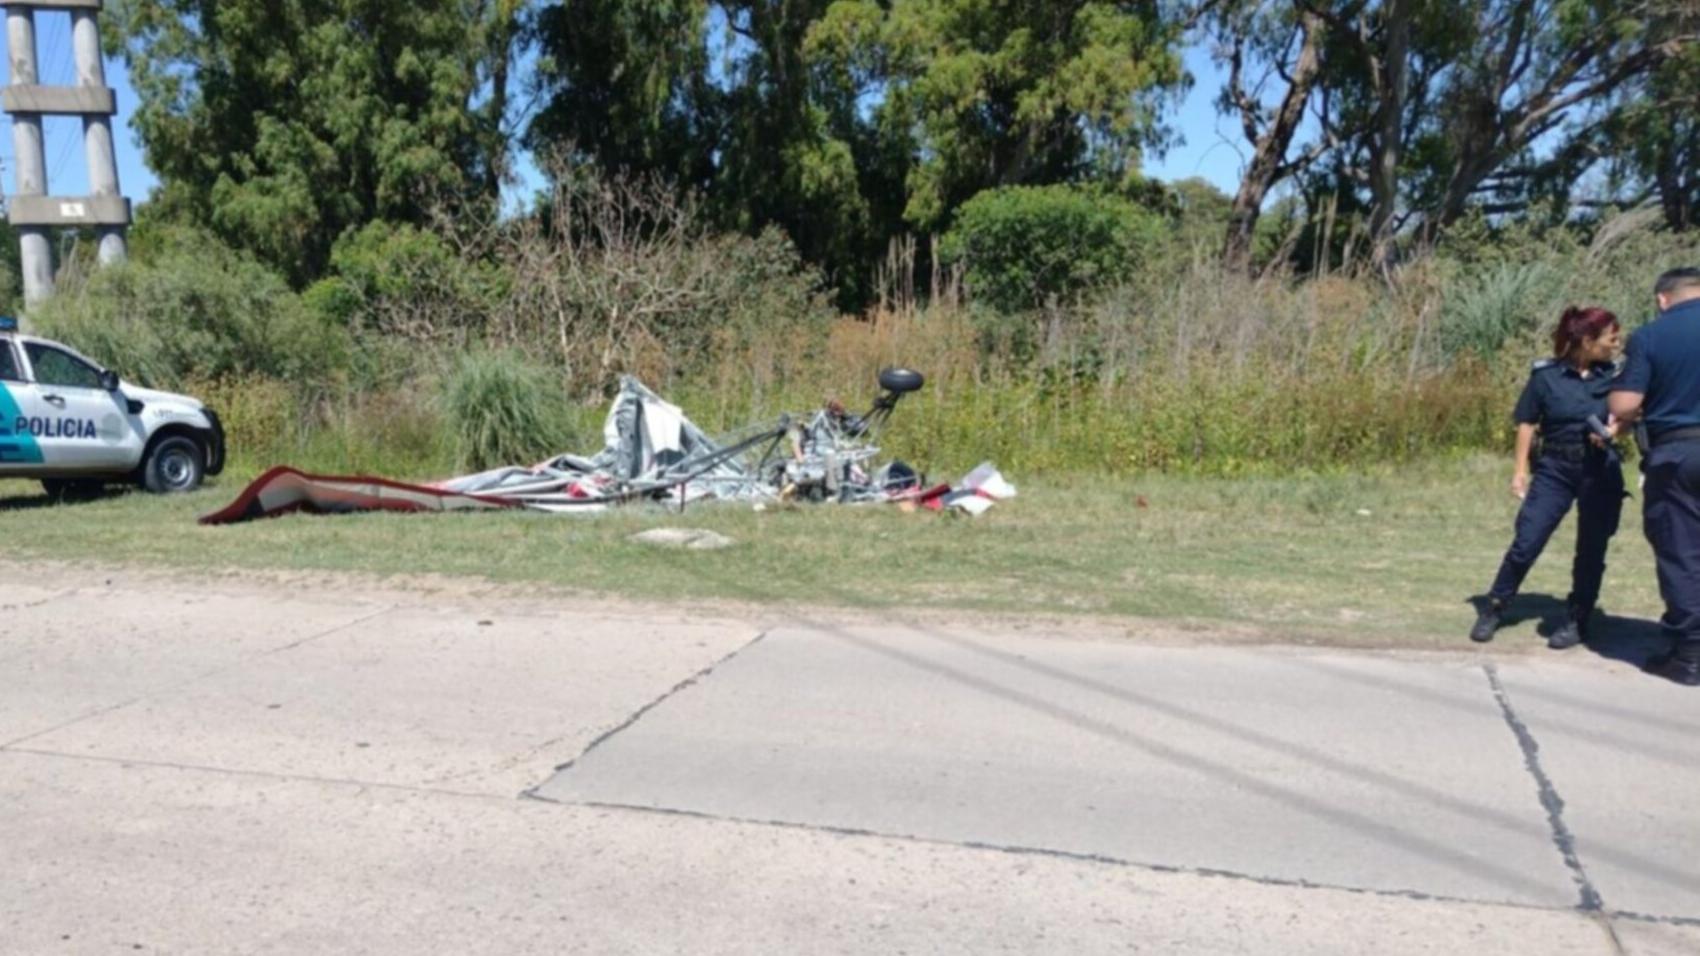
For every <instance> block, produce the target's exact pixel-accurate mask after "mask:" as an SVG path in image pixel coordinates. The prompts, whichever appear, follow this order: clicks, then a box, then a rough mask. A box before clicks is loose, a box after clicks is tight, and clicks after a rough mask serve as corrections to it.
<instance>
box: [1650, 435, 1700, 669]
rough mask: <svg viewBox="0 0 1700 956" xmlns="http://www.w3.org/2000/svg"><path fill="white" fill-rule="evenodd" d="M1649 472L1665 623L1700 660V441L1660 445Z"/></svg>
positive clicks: (1678, 645)
mask: <svg viewBox="0 0 1700 956" xmlns="http://www.w3.org/2000/svg"><path fill="white" fill-rule="evenodd" d="M1646 473H1647V484H1646V487H1645V488H1644V489H1643V491H1644V494H1645V495H1646V499H1647V501H1646V505H1645V506H1644V508H1643V511H1642V521H1643V524H1644V529H1645V531H1646V532H1647V541H1648V542H1649V543H1651V544H1652V546H1653V557H1654V558H1655V559H1656V560H1657V561H1658V568H1659V595H1660V596H1661V597H1663V598H1664V601H1665V617H1664V620H1663V621H1662V622H1661V623H1662V624H1663V626H1664V631H1665V634H1666V636H1668V637H1670V638H1671V639H1672V640H1673V641H1674V642H1675V648H1674V649H1675V651H1676V655H1677V656H1678V657H1680V658H1684V659H1688V660H1700V441H1682V442H1674V443H1671V444H1667V445H1660V446H1657V447H1655V448H1654V449H1653V450H1652V451H1651V452H1649V453H1648V455H1647V463H1646Z"/></svg>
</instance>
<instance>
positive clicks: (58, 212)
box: [0, 0, 130, 305]
mask: <svg viewBox="0 0 1700 956" xmlns="http://www.w3.org/2000/svg"><path fill="white" fill-rule="evenodd" d="M100 5H101V0H0V7H4V8H5V10H6V51H7V55H8V59H9V60H10V61H11V66H12V83H11V85H10V86H7V87H4V88H0V106H4V108H5V112H6V115H8V116H9V117H11V120H12V146H13V152H14V153H15V154H16V157H17V158H16V165H17V192H16V193H15V194H14V195H13V196H12V198H11V201H10V203H9V209H8V218H9V219H10V221H11V223H12V225H13V226H14V227H15V228H16V229H17V231H18V237H19V238H18V241H19V244H20V246H21V248H22V252H23V273H24V276H23V278H24V302H25V304H26V305H34V304H35V303H37V302H40V301H41V300H43V299H45V298H47V297H48V296H50V295H52V294H53V253H52V248H51V247H50V245H49V243H48V239H47V230H48V229H49V228H50V227H54V226H92V227H94V229H95V231H96V233H97V234H98V235H99V237H100V261H101V263H103V264H107V263H113V262H120V261H123V259H124V257H125V255H126V245H125V238H124V234H125V230H126V227H128V226H129V224H130V202H129V200H127V199H125V198H124V196H123V194H121V193H120V192H119V191H118V157H117V154H116V152H114V150H113V146H112V117H113V115H114V114H116V113H117V112H118V109H117V105H116V104H117V100H116V97H114V96H113V93H112V90H111V89H110V88H109V87H107V85H106V66H105V64H104V63H102V62H101V58H100V24H99V15H100ZM37 10H48V11H63V12H67V13H69V14H70V15H71V38H70V39H71V54H72V59H73V61H74V62H75V64H76V70H77V83H76V85H75V86H42V85H41V81H40V73H39V71H38V69H37V64H38V60H37V57H36V42H35V40H36V37H35V14H36V11H37ZM44 116H80V117H82V120H83V153H84V156H85V157H86V158H87V161H88V180H89V195H87V196H78V197H61V196H50V195H48V192H47V188H48V182H47V157H46V155H45V150H44V146H43V142H42V117H44Z"/></svg>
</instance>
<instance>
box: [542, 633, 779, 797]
mask: <svg viewBox="0 0 1700 956" xmlns="http://www.w3.org/2000/svg"><path fill="white" fill-rule="evenodd" d="M768 633H769V632H768V631H762V632H761V633H759V634H757V635H756V636H755V637H753V638H751V639H750V640H749V641H748V642H746V643H744V644H742V645H740V646H739V647H737V648H736V649H735V650H733V651H732V652H731V653H730V654H727V655H726V656H724V657H722V658H720V659H719V660H716V661H714V662H713V663H712V664H709V665H708V666H707V667H704V668H703V669H702V670H699V671H697V672H696V673H694V674H692V675H691V676H689V677H687V678H685V679H684V680H682V681H680V682H678V683H677V684H674V685H673V686H672V687H670V688H668V689H667V691H666V692H664V693H663V694H662V695H661V696H659V697H657V698H655V699H654V700H652V701H650V702H649V703H647V704H644V705H643V706H642V707H639V708H638V709H637V710H635V711H633V712H632V713H631V715H630V716H628V717H627V718H626V719H625V720H622V721H620V722H619V723H618V724H615V725H614V726H613V727H610V728H608V729H607V730H605V731H603V732H602V733H600V734H598V735H597V736H596V739H594V740H592V741H591V742H590V743H588V744H586V745H585V748H584V749H583V750H581V751H579V753H578V755H577V756H575V757H574V758H573V759H571V760H569V761H567V762H566V763H564V764H561V765H560V766H558V767H556V768H555V771H554V773H551V774H550V775H549V777H547V778H545V779H544V780H543V781H542V782H541V783H539V784H537V786H535V787H531V788H529V789H526V790H523V791H521V792H520V794H519V796H520V799H524V800H542V801H544V802H546V803H557V802H559V801H555V800H549V799H548V798H546V797H540V796H538V794H537V790H538V789H539V788H540V787H542V786H544V785H545V784H547V783H548V782H549V780H551V779H553V778H554V777H555V775H556V774H559V773H562V772H564V771H566V770H570V769H572V767H573V766H575V765H576V764H577V763H578V762H579V761H581V760H583V759H584V758H586V757H588V756H590V754H591V752H592V751H594V750H595V749H596V748H598V747H600V746H602V745H603V744H605V743H607V742H608V741H609V740H611V739H613V737H615V736H616V735H617V734H619V733H620V732H621V731H623V730H625V729H627V728H628V727H630V726H632V725H633V724H635V723H637V722H638V721H639V720H641V719H643V715H644V714H647V713H649V712H650V711H652V710H654V709H655V708H657V707H660V706H661V705H662V704H664V703H666V702H667V701H668V700H670V699H672V697H673V696H674V695H676V694H678V693H680V692H682V691H685V690H688V689H690V688H691V687H694V686H696V684H698V683H699V682H701V681H702V680H704V679H705V678H707V677H708V676H709V675H710V674H713V673H714V671H715V669H716V668H719V667H722V666H724V665H725V664H728V663H730V662H731V661H732V659H733V658H735V657H737V656H738V655H739V654H742V653H744V652H745V651H747V650H749V649H750V648H752V647H755V646H756V645H757V644H760V643H761V642H762V641H763V640H764V639H765V638H766V637H767V635H768Z"/></svg>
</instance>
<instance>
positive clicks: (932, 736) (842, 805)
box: [538, 623, 1578, 906]
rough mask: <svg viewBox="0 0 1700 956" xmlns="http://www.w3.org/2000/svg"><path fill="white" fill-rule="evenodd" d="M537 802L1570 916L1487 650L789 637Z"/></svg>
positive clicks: (908, 631)
mask: <svg viewBox="0 0 1700 956" xmlns="http://www.w3.org/2000/svg"><path fill="white" fill-rule="evenodd" d="M538 795H539V796H541V797H543V798H546V799H552V800H557V801H562V802H592V803H605V804H613V805H623V806H637V807H654V808H664V809H670V810H681V811H689V812H693V813H702V814H708V815H713V816H717V817H727V818H735V819H743V820H760V821H775V822H785V823H793V824H806V825H816V826H825V827H833V828H845V829H852V830H860V831H870V832H875V833H882V834H893V835H905V836H914V837H922V838H931V839H937V840H945V841H951V842H958V843H973V844H984V845H994V846H1001V847H1012V848H1035V849H1043V850H1054V851H1061V852H1065V853H1076V854H1082V855H1093V856H1105V857H1110V858H1115V859H1120V860H1126V861H1132V862H1138V863H1147V864H1155V865H1160V866H1169V867H1180V868H1190V869H1203V870H1212V871H1226V872H1230V873H1234V874H1241V875H1245V876H1248V877H1252V878H1257V879H1267V880H1276V881H1295V882H1298V881H1303V882H1308V883H1318V884H1325V885H1331V886H1340V887H1351V888H1360V889H1371V890H1378V891H1387V892H1394V893H1400V892H1404V893H1414V894H1428V895H1433V896H1441V897H1455V898H1468V899H1478V900H1493V901H1506V902H1517V903H1529V904H1539V905H1547V906H1572V905H1575V904H1576V902H1577V900H1578V887H1577V885H1576V883H1575V881H1574V880H1573V878H1572V875H1571V873H1570V872H1569V871H1568V870H1567V869H1566V868H1565V867H1564V865H1563V862H1562V857H1561V855H1560V854H1559V853H1558V851H1557V850H1556V849H1555V848H1554V845H1553V841H1552V836H1551V831H1550V828H1549V825H1548V822H1547V819H1546V815H1545V812H1544V810H1543V808H1542V806H1541V804H1540V802H1539V794H1538V792H1537V788H1536V785H1535V783H1534V781H1533V780H1532V778H1531V777H1530V776H1529V774H1528V773H1527V771H1526V770H1525V768H1524V760H1523V755H1522V753H1521V751H1520V750H1519V747H1518V745H1517V742H1516V739H1515V737H1514V736H1513V735H1512V734H1511V732H1510V731H1509V730H1508V728H1507V726H1506V723H1505V720H1504V717H1503V715H1502V713H1501V711H1500V708H1499V706H1498V703H1497V701H1496V700H1495V698H1494V697H1493V695H1492V692H1491V688H1490V687H1489V684H1488V682H1487V679H1486V675H1485V674H1484V672H1483V671H1482V669H1481V668H1480V666H1478V665H1477V664H1475V663H1474V662H1473V661H1472V659H1470V658H1466V657H1462V656H1461V657H1459V658H1456V659H1451V660H1450V661H1441V662H1439V664H1438V666H1437V663H1436V661H1435V660H1434V659H1432V658H1430V659H1428V660H1426V661H1425V662H1423V663H1420V664H1419V663H1407V662H1403V661H1400V660H1398V659H1395V658H1392V657H1388V656H1365V655H1357V656H1350V655H1315V654H1304V653H1289V652H1281V651H1264V652H1248V651H1246V650H1244V649H1225V648H1154V647H1138V646H1129V645H1126V644H1101V643H1093V642H1085V641H1065V640H1052V639H1047V638H1043V637H1032V638H1027V637H996V638H992V637H976V636H969V635H967V634H958V633H951V632H947V631H941V630H924V629H919V628H903V627H891V628H885V629H874V628H866V627H861V628H846V627H839V626H834V625H832V624H829V623H813V624H810V623H804V624H799V625H797V626H788V627H786V628H783V629H780V630H778V631H775V632H773V633H772V634H770V635H769V637H768V638H767V639H765V640H764V641H762V642H761V643H759V644H757V645H755V646H753V647H751V648H749V649H747V650H746V651H744V652H743V653H741V654H739V655H738V656H737V657H735V658H733V659H732V660H730V661H728V662H727V663H725V664H723V665H722V666H721V667H719V668H717V669H716V670H715V672H714V673H713V675H711V676H710V677H709V678H708V679H706V680H704V681H702V682H700V683H699V684H697V685H696V686H693V687H691V688H689V689H687V690H685V691H682V692H680V693H679V694H677V695H675V696H673V697H671V698H669V699H668V700H666V701H665V702H664V703H662V704H661V705H660V706H658V707H656V708H655V709H654V710H652V711H650V712H649V713H647V714H645V715H644V716H643V717H642V719H640V720H638V721H637V722H636V723H635V724H633V725H632V726H631V727H629V728H627V729H626V730H624V731H622V732H621V733H619V734H617V735H615V736H614V737H612V738H610V739H609V740H608V741H606V742H605V743H604V744H603V745H602V746H601V747H599V748H597V749H595V750H593V751H591V752H590V753H589V754H588V755H586V756H585V757H584V758H583V759H581V760H580V761H578V762H577V763H576V764H575V765H573V766H572V767H570V768H568V769H566V770H564V771H563V772H562V773H561V774H559V775H558V776H556V777H555V778H554V779H553V780H551V781H550V782H549V783H548V784H547V785H545V786H543V787H542V788H540V789H539V791H538Z"/></svg>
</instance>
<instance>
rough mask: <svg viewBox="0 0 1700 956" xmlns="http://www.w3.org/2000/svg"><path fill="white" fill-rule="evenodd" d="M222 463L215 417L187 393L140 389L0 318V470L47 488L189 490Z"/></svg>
mask: <svg viewBox="0 0 1700 956" xmlns="http://www.w3.org/2000/svg"><path fill="white" fill-rule="evenodd" d="M223 468H224V428H223V426H221V425H220V424H219V420H218V416H217V415H215V414H213V412H212V411H211V410H210V409H208V408H207V407H206V406H205V405H203V404H201V403H200V402H199V401H197V400H195V399H193V398H190V397H189V396H187V395H174V394H172V393H171V392H156V391H154V390H152V389H146V388H139V387H137V386H135V385H131V384H129V383H127V382H125V381H123V380H122V379H120V378H119V377H118V373H116V372H113V371H109V370H107V369H105V368H102V367H101V366H100V365H98V364H96V363H94V362H91V361H89V360H88V359H87V358H84V357H83V356H82V355H79V354H77V353H76V352H75V351H73V350H71V349H69V348H67V347H66V346H64V345H60V344H59V343H57V342H49V341H47V340H46V339H38V338H34V337H31V336H28V335H23V334H21V333H20V332H19V331H18V323H17V320H15V319H10V318H3V317H0V478H36V479H39V480H40V481H41V483H42V486H43V487H45V488H46V489H47V492H48V494H50V495H55V496H58V495H63V494H66V493H68V492H73V493H75V492H88V491H92V490H98V488H100V487H101V486H102V485H104V484H105V483H107V482H109V481H135V482H137V483H139V484H140V485H141V486H142V487H144V488H146V489H147V490H149V491H154V492H174V491H192V490H194V489H195V488H198V487H200V484H201V479H202V478H203V477H204V476H206V475H216V474H218V473H219V472H220V471H221V470H223Z"/></svg>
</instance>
